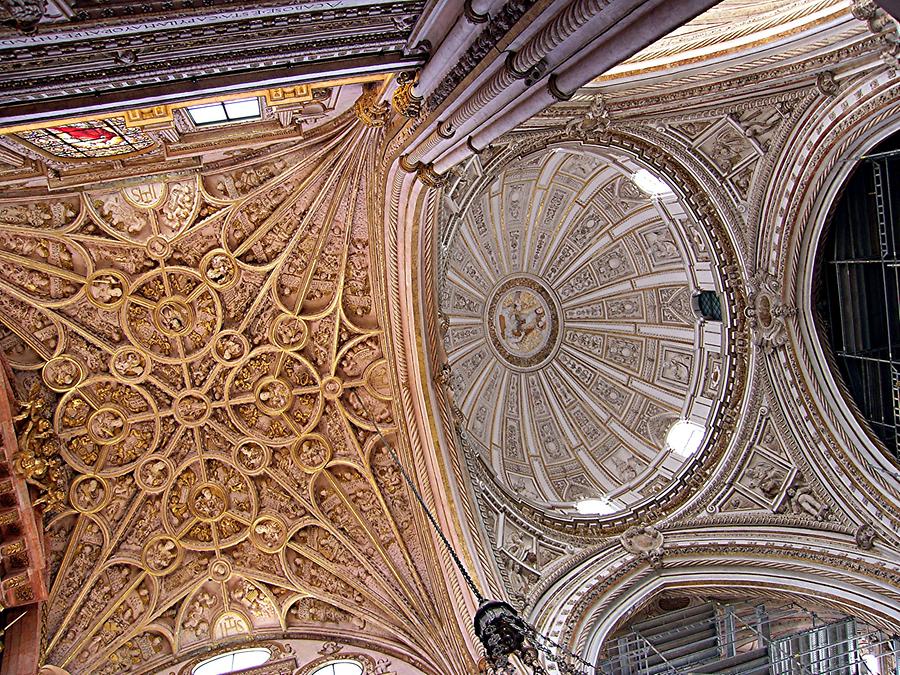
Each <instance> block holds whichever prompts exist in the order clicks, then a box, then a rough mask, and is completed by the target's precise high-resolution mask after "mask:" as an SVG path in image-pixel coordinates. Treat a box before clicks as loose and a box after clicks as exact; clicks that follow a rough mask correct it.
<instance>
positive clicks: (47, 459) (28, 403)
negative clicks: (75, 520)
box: [13, 383, 68, 511]
mask: <svg viewBox="0 0 900 675" xmlns="http://www.w3.org/2000/svg"><path fill="white" fill-rule="evenodd" d="M19 411H20V412H19V414H18V415H16V416H15V417H14V418H13V421H14V422H15V425H16V437H17V440H18V451H17V452H16V453H15V455H14V459H13V470H14V471H15V472H16V473H17V474H19V475H20V476H22V477H23V478H24V479H25V481H26V482H27V483H28V484H29V485H33V486H34V487H36V488H37V489H38V491H39V493H40V496H39V497H38V499H36V500H35V501H34V505H35V506H37V505H40V504H43V505H44V508H45V509H46V510H48V511H53V510H56V509H59V508H61V507H62V506H63V505H64V504H65V501H66V496H67V494H68V487H67V481H68V472H67V471H66V469H65V468H64V466H63V463H62V461H61V459H60V457H59V446H58V441H57V438H56V436H55V435H54V433H53V427H52V425H51V423H50V420H49V419H48V418H47V413H48V412H49V409H48V405H47V402H46V400H45V399H44V398H43V397H42V396H41V395H40V388H39V385H38V384H37V383H35V385H34V386H33V387H32V389H31V392H30V393H29V396H28V398H27V399H26V400H25V401H23V402H21V403H20V404H19Z"/></svg>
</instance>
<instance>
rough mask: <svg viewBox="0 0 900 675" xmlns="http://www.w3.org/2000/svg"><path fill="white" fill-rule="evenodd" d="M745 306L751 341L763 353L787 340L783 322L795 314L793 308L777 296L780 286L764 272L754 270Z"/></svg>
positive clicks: (772, 349) (795, 310)
mask: <svg viewBox="0 0 900 675" xmlns="http://www.w3.org/2000/svg"><path fill="white" fill-rule="evenodd" d="M750 286H751V290H750V295H749V298H748V303H747V308H746V309H745V310H744V313H745V314H746V316H747V318H748V319H749V324H750V330H751V331H752V333H753V342H754V344H756V345H757V346H758V347H760V348H761V349H762V350H763V351H764V352H765V353H771V352H773V351H775V350H776V349H778V348H780V347H783V346H784V345H785V344H786V343H787V332H786V321H787V319H788V318H789V317H792V316H794V315H796V314H797V308H796V307H794V306H792V305H787V304H785V303H784V302H783V301H782V299H781V285H780V284H779V282H778V281H777V280H776V279H775V278H774V277H773V276H772V275H770V274H768V273H767V272H757V274H756V275H754V277H753V278H752V279H751V282H750Z"/></svg>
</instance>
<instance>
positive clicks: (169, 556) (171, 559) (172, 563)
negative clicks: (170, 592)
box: [141, 534, 184, 577]
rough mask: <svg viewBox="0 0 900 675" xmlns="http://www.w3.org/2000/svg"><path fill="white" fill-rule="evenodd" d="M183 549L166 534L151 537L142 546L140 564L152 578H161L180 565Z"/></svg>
mask: <svg viewBox="0 0 900 675" xmlns="http://www.w3.org/2000/svg"><path fill="white" fill-rule="evenodd" d="M183 556H184V549H182V547H181V545H180V544H179V543H178V541H177V540H176V539H174V538H173V537H170V536H169V535H167V534H159V535H156V536H154V537H152V538H151V539H150V540H149V541H147V543H146V544H145V545H144V550H143V553H142V554H141V562H142V563H143V565H144V568H145V569H146V570H147V571H148V572H149V573H150V574H152V575H153V576H157V577H161V576H165V575H166V574H169V573H170V572H172V571H174V570H175V568H177V567H178V565H179V564H180V563H181V560H182V557H183Z"/></svg>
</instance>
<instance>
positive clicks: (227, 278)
mask: <svg viewBox="0 0 900 675" xmlns="http://www.w3.org/2000/svg"><path fill="white" fill-rule="evenodd" d="M200 272H201V274H202V275H203V280H204V281H205V282H206V283H208V284H209V285H210V286H212V287H213V288H215V289H216V290H218V291H224V290H226V289H228V288H231V287H232V286H234V285H235V284H236V283H237V281H238V279H239V278H240V272H239V271H238V266H237V265H236V264H235V262H234V259H233V258H232V257H231V254H230V253H228V252H227V251H225V250H224V249H221V248H217V249H213V250H212V251H210V252H209V253H207V254H206V255H205V256H203V258H202V259H201V260H200Z"/></svg>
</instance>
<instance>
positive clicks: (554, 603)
mask: <svg viewBox="0 0 900 675" xmlns="http://www.w3.org/2000/svg"><path fill="white" fill-rule="evenodd" d="M846 539H849V538H846ZM848 544H849V541H846V540H845V538H844V537H842V536H841V535H837V534H832V535H830V536H827V537H823V536H822V533H821V532H819V533H818V534H817V533H816V532H814V531H811V530H810V531H803V530H792V531H791V534H790V535H788V534H787V533H785V532H784V531H783V530H780V528H759V529H758V530H757V531H755V532H753V533H748V534H743V535H741V534H735V533H734V532H733V531H731V532H729V533H725V532H720V533H718V534H710V533H709V532H708V530H707V533H706V535H705V536H704V535H701V534H700V533H699V532H697V531H696V530H693V531H690V530H686V531H681V532H673V533H670V534H667V535H666V537H665V540H664V543H663V544H662V545H661V546H660V553H661V555H660V557H659V558H657V559H653V558H652V557H648V556H641V555H634V554H631V553H628V552H627V551H626V550H625V549H624V548H623V547H620V546H617V545H616V544H613V543H610V544H608V545H607V546H605V547H604V548H603V549H601V550H599V551H598V550H595V551H594V552H593V554H592V555H591V556H589V557H583V558H581V559H580V560H576V561H575V562H574V564H572V565H570V566H569V568H568V569H567V570H561V571H560V572H558V573H557V574H556V575H555V579H554V580H553V581H552V582H551V583H548V584H546V585H544V586H543V588H542V591H543V593H542V594H541V596H540V597H539V598H538V599H537V601H536V602H535V604H534V610H533V611H532V613H531V616H530V617H529V618H530V620H531V621H533V623H534V624H535V625H536V626H537V628H538V630H539V631H541V632H542V633H544V634H545V635H548V636H549V637H550V638H551V639H553V640H555V641H556V642H559V643H560V644H563V645H565V646H567V647H568V648H569V649H570V650H572V651H574V652H575V653H577V654H580V655H581V656H583V657H584V658H586V659H587V660H588V661H590V662H593V661H595V660H596V659H597V658H598V656H599V654H600V649H601V647H602V645H603V642H604V640H605V639H606V637H607V636H608V635H610V634H611V633H612V632H613V631H614V630H615V629H616V627H617V626H620V625H622V623H623V622H625V621H626V620H627V619H628V618H629V617H630V616H632V615H633V614H634V613H636V612H637V611H639V610H640V609H642V608H644V607H646V606H647V604H648V603H649V602H650V601H651V600H653V599H654V598H655V597H656V596H658V595H659V594H661V593H663V592H665V591H672V590H677V589H688V588H689V589H691V591H692V592H694V593H697V592H700V591H706V592H707V593H708V594H709V595H713V594H729V593H733V592H743V593H744V594H746V595H756V596H766V595H769V596H771V597H777V598H779V599H781V600H784V599H789V600H792V601H795V602H797V603H798V604H803V603H804V602H805V603H809V602H813V603H814V604H818V605H821V606H825V607H828V608H829V609H832V610H835V611H838V612H841V613H844V614H847V615H850V616H855V617H857V618H859V619H861V620H863V621H864V622H866V623H868V624H871V625H872V626H875V627H878V628H881V629H885V630H888V631H891V632H896V631H898V629H900V622H898V620H897V615H896V607H897V606H898V603H900V592H898V591H897V588H898V582H900V573H898V570H897V568H896V566H890V567H888V566H885V565H884V564H883V560H882V559H880V556H879V555H878V554H877V553H874V554H873V553H868V552H866V553H863V552H860V551H859V550H858V549H857V550H853V549H852V548H850V547H849V546H848ZM551 672H555V671H551Z"/></svg>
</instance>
